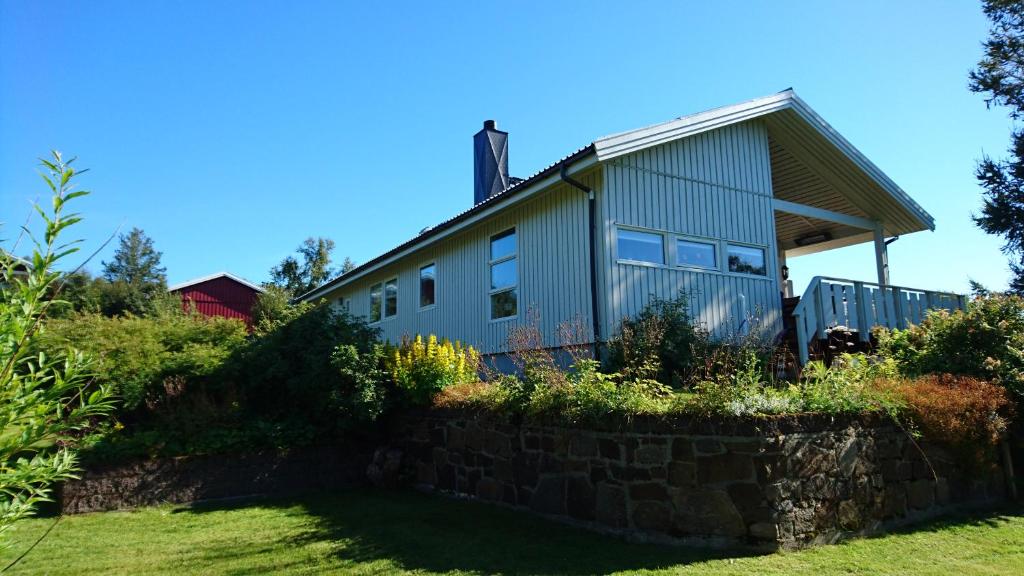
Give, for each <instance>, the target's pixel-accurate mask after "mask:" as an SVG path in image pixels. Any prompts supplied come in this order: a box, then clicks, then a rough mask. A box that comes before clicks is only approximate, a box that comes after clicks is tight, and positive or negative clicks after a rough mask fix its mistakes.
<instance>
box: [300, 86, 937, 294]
mask: <svg viewBox="0 0 1024 576" xmlns="http://www.w3.org/2000/svg"><path fill="white" fill-rule="evenodd" d="M758 118H761V119H763V120H764V121H765V123H766V124H768V126H769V132H770V133H771V134H772V136H774V137H775V138H776V139H778V140H780V141H783V142H786V143H789V144H791V145H792V147H793V148H794V150H796V151H797V152H798V153H801V154H803V156H804V157H805V158H806V159H808V161H810V162H814V163H815V165H816V166H817V167H818V168H820V169H821V170H823V171H828V172H829V173H830V174H831V175H833V176H834V177H835V178H834V181H836V182H839V183H840V184H841V187H842V191H843V192H844V193H847V194H851V195H852V196H854V200H856V202H857V203H858V204H859V205H860V207H862V208H867V213H868V215H869V216H870V215H872V214H871V211H872V210H873V211H875V212H877V213H878V215H877V217H878V218H879V219H882V214H884V215H885V220H886V221H885V229H886V232H888V233H889V234H906V233H910V232H915V231H919V230H926V229H928V230H934V228H935V223H934V220H933V218H932V217H931V215H930V214H928V213H927V212H926V211H925V210H924V209H923V208H922V207H921V206H920V205H918V204H917V203H916V202H914V200H913V199H911V198H910V196H909V195H907V193H906V192H904V191H903V190H902V189H901V188H900V187H899V186H897V185H896V184H895V183H894V182H893V181H892V180H891V179H890V178H889V177H888V176H886V175H885V174H884V173H883V172H882V171H881V170H879V169H878V167H877V166H875V165H874V164H873V163H872V162H871V161H870V160H868V159H867V158H866V157H865V156H864V155H863V154H861V153H860V152H859V151H858V150H857V149H856V148H855V147H854V146H853V145H852V144H850V143H849V142H848V141H847V140H846V139H845V138H843V137H842V136H841V135H840V134H839V133H838V132H836V130H835V129H834V128H832V127H831V126H830V125H829V124H828V123H827V122H825V121H824V120H823V119H822V118H821V117H820V116H819V115H818V114H817V113H816V112H814V110H812V109H811V108H810V107H809V106H808V105H807V104H806V103H804V101H803V100H801V99H800V98H799V97H798V96H797V95H796V93H795V92H794V91H793V90H792V89H787V90H783V91H782V92H779V93H778V94H773V95H771V96H765V97H762V98H755V99H753V100H748V101H746V102H742V103H739V104H733V105H731V106H723V107H720V108H715V109H713V110H707V111H705V112H699V113H697V114H690V115H688V116H681V117H679V118H676V119H675V120H670V121H668V122H662V123H660V124H654V125H651V126H647V127H645V128H638V129H635V130H629V131H626V132H620V133H618V134H612V135H610V136H604V137H601V138H598V139H596V140H594V142H593V143H591V144H589V145H587V146H584V147H582V148H580V149H578V150H576V151H575V152H573V153H571V154H569V155H567V156H565V157H563V158H562V159H560V160H558V161H556V162H554V163H552V164H551V165H549V166H547V167H546V168H544V169H542V170H540V171H538V172H537V173H535V174H533V175H532V176H530V177H529V178H527V179H525V180H523V181H521V182H517V183H515V184H513V185H512V186H510V187H509V188H507V189H505V190H504V191H503V192H501V193H499V194H495V195H494V196H491V197H490V198H487V199H486V200H484V201H483V202H481V203H479V204H477V205H476V206H473V207H472V208H470V209H469V210H467V211H465V212H462V213H460V214H458V215H456V216H454V217H452V218H450V219H448V220H446V221H444V222H442V223H441V224H438V225H437V226H434V227H431V228H427V229H425V230H424V231H423V232H421V233H420V234H419V235H418V236H416V237H415V238H412V239H410V240H408V241H406V242H404V243H402V244H400V245H398V246H396V247H395V248H392V249H391V250H388V251H387V252H385V253H384V254H381V255H380V256H378V257H376V258H374V259H372V260H370V261H369V262H366V263H365V264H362V265H360V266H358V267H356V268H355V269H353V270H351V271H349V272H347V273H345V274H343V275H341V276H339V277H337V278H334V279H333V280H331V281H329V282H327V283H326V284H323V285H322V286H319V287H317V288H314V289H313V290H310V291H309V292H307V293H305V294H302V295H301V296H299V297H298V299H299V300H306V301H309V300H314V299H316V298H320V297H322V296H324V295H326V294H327V293H328V292H329V291H330V290H332V289H333V288H335V287H337V286H339V285H342V284H346V283H348V282H350V281H352V280H355V279H357V278H360V277H362V276H365V275H366V274H368V273H370V272H372V271H374V270H376V269H377V268H379V267H381V266H384V265H387V264H389V263H391V262H393V261H395V260H397V259H398V258H401V257H403V256H404V255H406V254H409V253H411V252H413V251H415V250H418V249H420V248H423V247H425V246H427V245H428V244H430V243H432V242H434V241H436V240H439V239H440V238H443V237H444V236H446V235H447V234H449V233H453V232H454V231H457V230H459V229H461V228H463V227H464V226H465V225H470V224H472V223H475V222H476V221H478V220H479V219H481V218H484V217H487V216H489V215H491V214H492V213H494V212H497V211H499V210H502V209H504V208H506V207H508V206H511V205H512V204H513V203H515V202H516V201H517V200H520V199H522V198H524V197H527V196H529V195H531V194H532V193H534V192H537V191H539V190H542V189H544V188H546V187H547V186H549V185H551V184H552V183H553V182H556V181H557V180H558V170H559V168H560V167H561V166H562V165H563V164H564V165H570V164H576V166H574V171H576V170H579V169H582V168H584V167H587V166H590V165H592V164H594V163H595V162H599V161H609V160H613V159H615V158H617V157H619V156H623V155H626V154H631V153H633V152H637V151H639V150H643V149H645V148H650V147H652V146H658V145H660V144H665V143H668V142H671V141H674V140H679V139H682V138H686V137H688V136H692V135H695V134H699V133H701V132H707V131H709V130H715V129H717V128H722V127H724V126H728V125H731V124H738V123H740V122H746V121H748V120H753V119H758Z"/></svg>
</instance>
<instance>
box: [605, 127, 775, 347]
mask: <svg viewBox="0 0 1024 576" xmlns="http://www.w3.org/2000/svg"><path fill="white" fill-rule="evenodd" d="M604 172H605V174H604V189H603V193H602V194H601V195H600V198H599V206H600V208H599V222H601V225H602V227H603V230H602V231H601V232H599V234H598V236H599V237H600V244H601V249H600V250H599V254H601V256H602V261H601V265H599V269H600V272H599V279H600V286H601V288H602V289H601V292H602V294H604V296H605V298H604V302H603V303H602V304H603V306H602V324H603V326H602V329H603V333H604V334H605V335H612V334H614V332H615V330H617V328H618V325H617V324H618V321H619V320H620V319H621V318H622V317H623V316H626V315H630V316H635V315H636V314H637V313H638V312H639V311H640V310H641V309H642V308H643V307H644V305H645V304H646V303H647V302H649V301H650V299H651V297H652V296H657V297H660V298H670V297H673V296H674V295H676V294H677V293H678V291H679V290H680V289H682V290H685V291H687V292H688V293H689V294H690V295H691V298H692V301H691V310H692V312H693V314H694V316H695V317H696V318H697V319H698V321H700V322H701V323H703V324H704V325H705V326H706V327H707V328H708V329H709V330H711V331H712V333H713V334H715V335H716V336H719V337H723V336H727V335H729V334H732V333H735V331H736V330H737V329H738V327H739V326H740V323H741V321H742V320H743V318H744V309H745V310H746V311H747V313H748V314H756V315H757V316H758V317H759V319H760V321H761V322H764V323H766V324H767V327H768V329H769V331H770V333H771V334H772V335H774V333H775V331H776V330H777V329H778V328H779V327H780V326H781V324H780V314H781V310H780V308H781V303H780V300H779V293H778V288H777V281H776V278H775V277H776V270H777V263H776V259H777V250H776V247H775V228H774V227H775V220H774V214H773V210H772V205H771V196H772V187H771V170H770V166H769V153H768V134H767V130H766V128H765V127H764V125H763V124H761V123H760V122H757V121H753V122H747V123H743V124H737V125H732V126H728V127H725V128H721V129H718V130H714V131H711V132H705V133H703V134H698V135H695V136H691V137H689V138H686V139H683V140H678V141H675V142H670V143H668V144H663V145H660V146H656V147H652V148H649V149H646V150H643V151H640V152H637V153H635V154H630V155H627V156H622V157H620V158H616V159H614V160H612V161H610V162H607V163H605V164H604ZM617 225H626V226H634V227H640V228H648V229H653V230H658V231H665V232H669V233H674V234H680V235H688V236H698V237H704V238H710V239H722V240H727V241H733V242H740V243H746V244H755V245H759V246H762V247H763V248H764V249H765V264H766V266H767V268H768V275H767V276H765V277H755V276H750V275H741V274H732V273H728V272H711V271H709V272H700V271H693V270H683V269H679V268H676V267H674V266H672V265H671V264H673V263H672V262H667V264H668V265H666V266H643V265H636V264H624V263H619V262H617V261H616V260H615V252H616V250H615V238H616V226H617ZM666 237H667V238H668V240H667V241H669V242H672V241H674V240H673V239H672V237H671V236H670V235H666ZM718 258H719V260H720V263H721V265H722V266H723V267H724V268H726V269H727V267H726V266H725V259H726V255H725V254H724V253H719V255H718ZM741 301H742V302H743V303H741Z"/></svg>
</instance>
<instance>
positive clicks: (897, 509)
mask: <svg viewBox="0 0 1024 576" xmlns="http://www.w3.org/2000/svg"><path fill="white" fill-rule="evenodd" d="M883 498H884V500H883V504H882V514H883V516H884V517H885V518H900V517H903V516H906V514H907V493H906V492H905V491H904V489H903V487H902V486H890V487H889V488H887V489H886V490H885V494H884V496H883Z"/></svg>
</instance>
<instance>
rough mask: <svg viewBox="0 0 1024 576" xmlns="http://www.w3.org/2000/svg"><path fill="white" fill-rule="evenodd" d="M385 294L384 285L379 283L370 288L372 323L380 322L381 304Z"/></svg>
mask: <svg viewBox="0 0 1024 576" xmlns="http://www.w3.org/2000/svg"><path fill="white" fill-rule="evenodd" d="M383 292H384V285H383V284H380V283H377V284H374V285H373V286H370V322H380V313H381V308H380V304H381V295H382V294H383Z"/></svg>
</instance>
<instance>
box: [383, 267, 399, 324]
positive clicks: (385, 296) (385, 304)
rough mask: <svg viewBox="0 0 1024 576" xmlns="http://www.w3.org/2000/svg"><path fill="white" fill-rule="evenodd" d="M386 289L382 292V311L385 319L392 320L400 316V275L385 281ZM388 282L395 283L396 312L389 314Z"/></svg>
mask: <svg viewBox="0 0 1024 576" xmlns="http://www.w3.org/2000/svg"><path fill="white" fill-rule="evenodd" d="M381 284H383V285H384V291H383V292H381V301H380V311H381V317H382V319H383V320H390V319H392V318H397V317H398V276H395V277H393V278H391V279H389V280H385V281H383V282H382V283H381ZM388 284H394V285H395V313H394V314H390V315H389V314H388Z"/></svg>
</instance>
